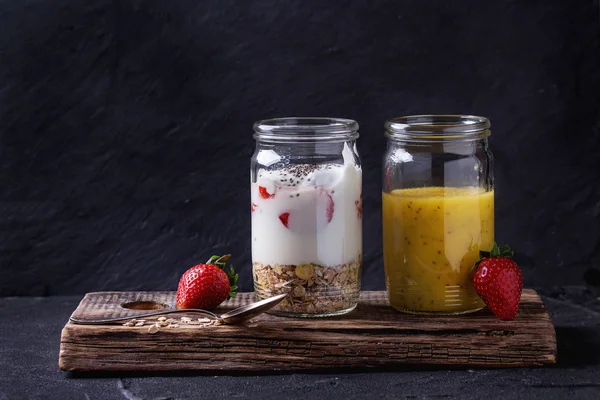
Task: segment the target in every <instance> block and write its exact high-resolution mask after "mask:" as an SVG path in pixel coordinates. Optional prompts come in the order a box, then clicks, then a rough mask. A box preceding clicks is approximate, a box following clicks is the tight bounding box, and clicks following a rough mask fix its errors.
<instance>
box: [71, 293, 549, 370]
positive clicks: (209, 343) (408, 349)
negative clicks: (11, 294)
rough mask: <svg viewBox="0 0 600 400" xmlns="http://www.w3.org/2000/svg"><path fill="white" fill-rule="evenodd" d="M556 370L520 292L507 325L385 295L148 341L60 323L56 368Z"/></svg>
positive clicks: (183, 329)
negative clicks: (303, 315)
mask: <svg viewBox="0 0 600 400" xmlns="http://www.w3.org/2000/svg"><path fill="white" fill-rule="evenodd" d="M174 300H175V293H174V292H101V293H89V294H87V295H86V296H85V298H84V299H83V300H82V301H81V303H80V304H79V307H78V308H77V310H75V312H74V313H73V315H74V316H76V317H80V318H101V317H106V318H108V317H112V316H131V317H132V318H134V317H135V315H136V314H140V313H144V312H147V311H143V310H131V309H127V308H123V307H122V304H123V303H128V302H140V301H147V302H156V303H159V304H164V305H166V306H170V307H172V306H173V304H174ZM252 301H254V295H253V294H252V293H241V294H239V295H238V296H237V297H236V298H235V299H233V300H231V301H228V302H226V303H224V305H223V306H222V307H221V308H220V310H218V311H217V312H224V311H225V310H228V309H232V308H235V307H239V306H241V305H244V304H247V303H250V302H252ZM190 316H191V315H190ZM177 317H181V316H180V315H178V316H177ZM193 317H194V318H196V319H197V318H198V317H200V316H199V315H194V316H193ZM555 362H556V335H555V331H554V327H553V325H552V322H551V321H550V317H549V315H548V313H547V312H546V309H545V307H544V304H543V302H542V300H541V299H540V297H539V296H538V295H537V293H536V292H535V291H533V290H527V289H526V290H524V291H523V295H522V299H521V307H520V311H519V314H518V315H517V318H516V319H515V320H514V321H510V322H504V321H500V320H498V319H497V318H495V317H494V316H493V315H492V314H491V313H490V312H489V311H485V310H484V311H481V312H478V313H475V314H470V315H465V316H450V317H438V316H417V315H408V314H402V313H399V312H398V311H395V310H394V309H392V308H391V307H390V306H389V304H388V302H387V296H386V294H385V292H362V293H361V297H360V302H359V305H358V307H357V308H356V310H354V311H353V312H352V313H350V314H347V315H343V316H338V317H332V318H319V319H293V318H283V317H276V316H273V315H267V314H264V315H261V316H258V317H256V318H255V319H253V320H251V321H249V322H247V323H246V324H245V325H240V326H228V325H220V326H206V327H200V326H197V325H183V324H180V325H179V327H177V328H168V329H167V328H161V330H160V331H158V332H157V333H154V334H151V333H149V330H148V326H147V325H146V326H141V327H127V326H123V325H120V324H119V325H114V324H113V325H75V324H72V323H67V325H66V326H65V327H64V329H63V331H62V337H61V344H60V360H59V365H60V368H61V369H62V370H65V371H168V370H232V371H242V370H255V371H258V370H302V369H322V368H333V367H336V368H339V367H376V366H393V365H407V364H409V365H429V366H431V365H433V366H440V367H442V366H460V367H469V368H473V367H523V366H542V365H545V364H554V363H555Z"/></svg>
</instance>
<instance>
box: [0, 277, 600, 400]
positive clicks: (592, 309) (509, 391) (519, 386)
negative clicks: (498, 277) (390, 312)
mask: <svg viewBox="0 0 600 400" xmlns="http://www.w3.org/2000/svg"><path fill="white" fill-rule="evenodd" d="M550 292H551V294H550V296H544V301H545V303H546V306H547V307H548V309H549V311H550V313H551V316H552V320H553V322H554V324H555V326H556V333H557V340H558V364H557V365H556V366H555V367H548V368H518V369H505V370H454V371H449V370H438V371H432V370H420V371H417V370H413V369H410V368H408V369H405V370H393V369H392V370H375V371H373V370H371V371H326V372H320V373H285V374H263V375H247V374H244V375H239V374H227V375H219V376H215V375H214V374H201V375H198V374H180V375H163V376H144V375H143V374H136V375H133V374H129V375H115V374H113V375H103V374H96V375H81V374H79V375H76V374H68V373H63V372H60V371H59V370H58V349H59V338H60V331H61V329H62V327H63V325H64V323H65V322H66V321H67V319H68V317H69V315H70V313H71V312H72V311H73V310H74V309H75V307H76V306H77V304H78V302H79V300H80V297H77V296H70V297H46V298H4V299H1V298H0V399H2V400H5V399H6V400H12V399H24V398H27V399H34V398H44V399H60V400H63V399H65V400H67V399H122V398H124V399H129V400H131V399H136V400H137V399H195V398H207V399H217V398H237V397H242V398H257V399H273V400H275V399H281V398H286V399H288V398H289V399H338V398H339V399H352V398H374V397H373V396H375V395H377V398H389V399H391V398H432V397H444V398H460V399H484V398H504V399H523V398H527V399H560V398H577V399H597V398H598V394H599V393H600V301H599V299H597V298H593V299H592V298H591V295H590V293H589V291H588V290H586V289H584V288H582V287H579V286H578V287H565V288H557V289H553V290H551V291H550Z"/></svg>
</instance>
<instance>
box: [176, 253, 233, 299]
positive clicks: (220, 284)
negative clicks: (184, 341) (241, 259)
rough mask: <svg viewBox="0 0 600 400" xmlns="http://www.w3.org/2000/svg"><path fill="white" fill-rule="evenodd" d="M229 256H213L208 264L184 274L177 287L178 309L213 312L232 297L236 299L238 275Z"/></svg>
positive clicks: (195, 267)
mask: <svg viewBox="0 0 600 400" xmlns="http://www.w3.org/2000/svg"><path fill="white" fill-rule="evenodd" d="M230 257H231V256H230V255H229V254H227V255H225V256H222V257H219V256H212V257H211V258H210V259H209V260H208V261H207V262H206V264H198V265H196V266H193V267H192V268H190V269H188V270H187V271H185V272H184V273H183V275H182V276H181V279H180V280H179V286H178V287H177V309H186V308H201V309H204V310H211V309H214V308H216V307H217V306H218V305H219V304H221V303H222V302H224V301H225V300H227V299H228V298H230V297H235V295H236V292H235V291H236V290H237V285H236V284H237V280H238V275H237V274H236V273H235V271H234V270H233V267H232V266H229V269H228V272H225V268H226V266H227V261H229V258H230Z"/></svg>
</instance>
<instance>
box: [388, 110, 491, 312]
mask: <svg viewBox="0 0 600 400" xmlns="http://www.w3.org/2000/svg"><path fill="white" fill-rule="evenodd" d="M489 127H490V123H489V121H488V120H487V119H486V118H483V117H476V116H463V115H418V116H409V117H401V118H395V119H392V120H390V121H387V122H386V124H385V129H386V136H387V138H388V142H387V150H386V153H385V157H384V167H383V194H382V197H383V199H382V202H383V204H382V208H383V210H382V211H383V258H384V267H385V275H386V287H387V291H388V296H389V301H390V304H391V305H392V307H394V308H395V309H397V310H399V311H404V312H409V313H417V314H462V313H469V312H473V311H477V310H480V309H481V308H483V307H484V304H483V302H482V301H481V299H480V298H479V296H478V295H477V293H476V292H475V289H474V288H473V285H472V280H471V279H472V274H473V269H474V265H475V263H476V261H477V260H478V259H479V250H490V249H491V248H492V245H493V243H494V176H493V161H492V153H491V152H490V149H489V147H488V136H489V135H490V131H489Z"/></svg>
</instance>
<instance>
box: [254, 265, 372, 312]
mask: <svg viewBox="0 0 600 400" xmlns="http://www.w3.org/2000/svg"><path fill="white" fill-rule="evenodd" d="M360 265H361V259H360V257H358V258H357V259H356V260H355V261H353V262H350V263H346V264H341V265H335V266H324V265H319V264H314V263H311V264H300V265H281V264H274V265H265V264H261V263H259V262H255V263H253V265H252V271H253V275H254V288H255V291H256V293H257V295H258V297H259V298H261V299H264V298H267V297H270V296H274V295H276V294H281V293H288V294H289V295H288V297H286V298H285V299H283V300H282V302H281V303H279V305H278V306H277V307H276V308H275V309H274V311H280V312H286V313H295V314H327V313H335V312H338V311H343V310H347V309H350V308H352V307H354V306H356V302H357V301H358V295H359V291H360Z"/></svg>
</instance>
